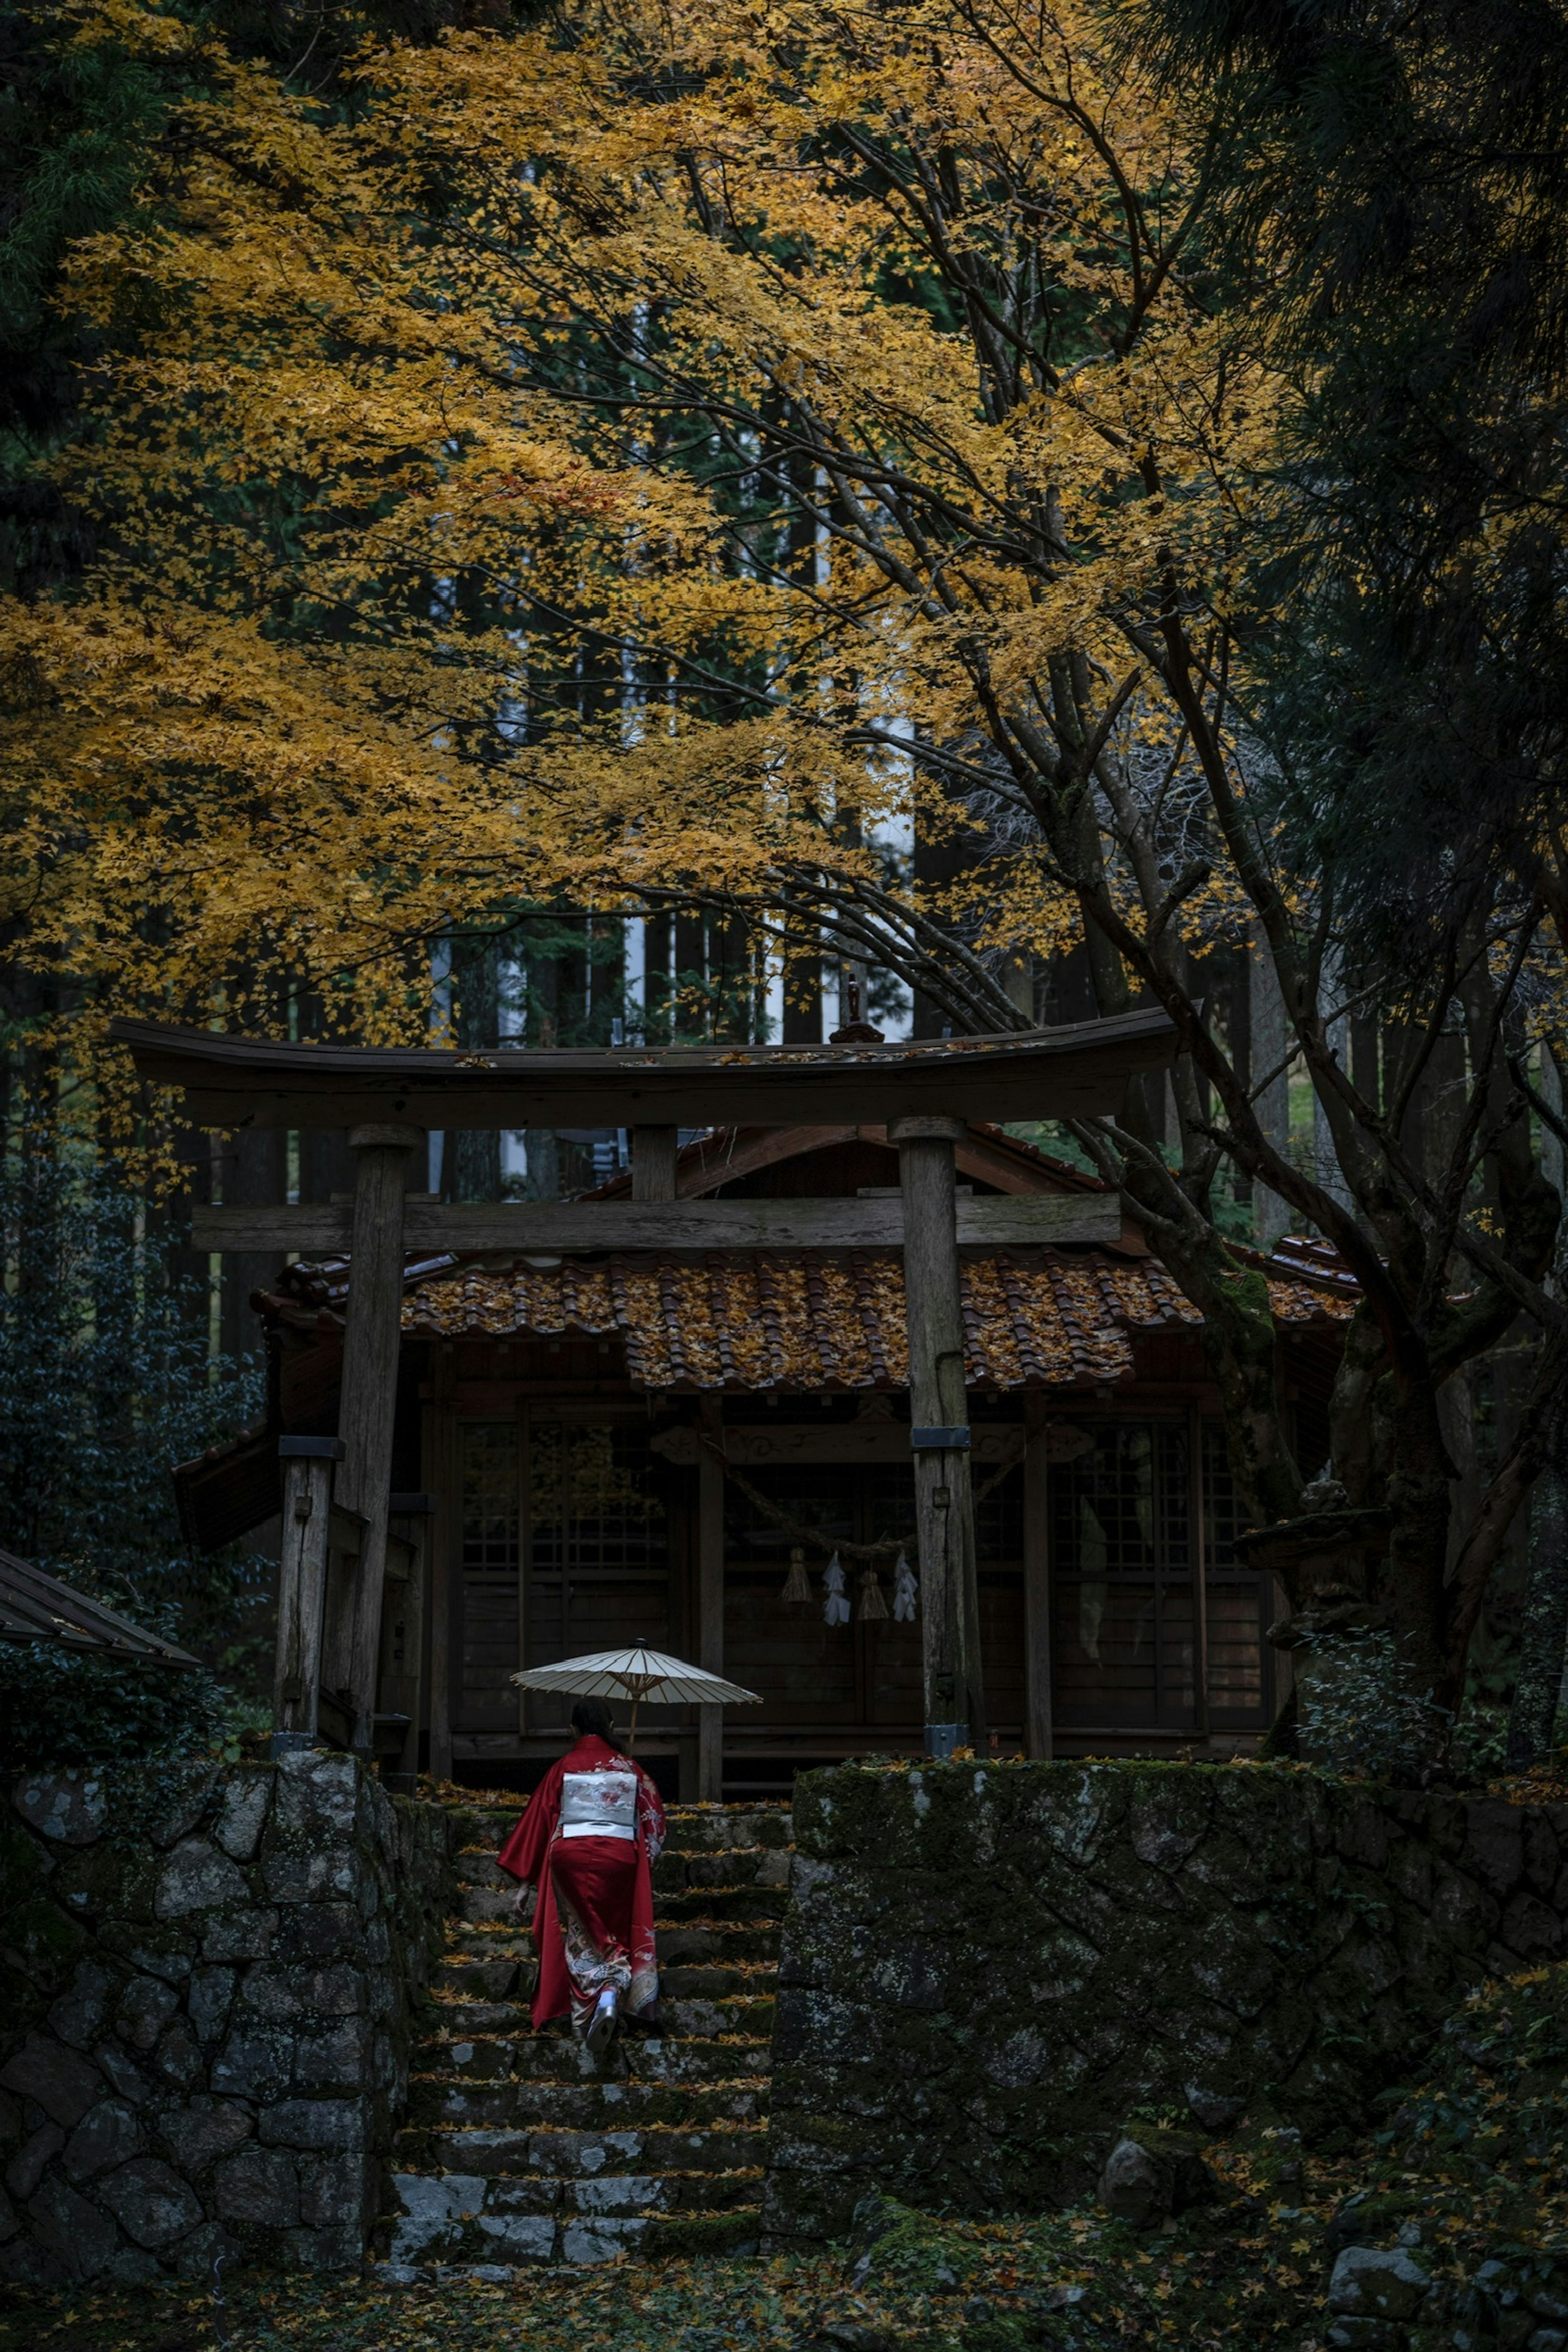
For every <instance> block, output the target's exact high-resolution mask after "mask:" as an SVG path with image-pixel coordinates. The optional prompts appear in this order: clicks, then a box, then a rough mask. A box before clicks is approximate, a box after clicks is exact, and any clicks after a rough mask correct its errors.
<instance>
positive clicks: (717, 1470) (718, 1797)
mask: <svg viewBox="0 0 1568 2352" xmlns="http://www.w3.org/2000/svg"><path fill="white" fill-rule="evenodd" d="M702 1427H703V1435H704V1437H705V1438H706V1439H708V1440H709V1441H710V1442H709V1443H708V1444H704V1446H703V1448H702V1452H701V1455H700V1459H699V1462H698V1465H697V1663H698V1664H699V1665H700V1667H701V1668H702V1670H703V1672H704V1673H705V1674H710V1675H721V1674H722V1673H723V1671H724V1465H723V1464H722V1462H721V1461H720V1459H719V1457H718V1455H717V1454H715V1453H714V1452H713V1451H712V1447H713V1446H714V1445H722V1444H723V1442H724V1418H723V1407H722V1405H721V1403H720V1402H719V1400H718V1398H717V1397H705V1398H704V1399H703V1401H702ZM723 1795H724V1710H723V1708H722V1707H721V1706H700V1707H699V1708H698V1710H697V1798H698V1802H699V1803H700V1804H704V1805H717V1804H719V1803H721V1801H722V1800H723Z"/></svg>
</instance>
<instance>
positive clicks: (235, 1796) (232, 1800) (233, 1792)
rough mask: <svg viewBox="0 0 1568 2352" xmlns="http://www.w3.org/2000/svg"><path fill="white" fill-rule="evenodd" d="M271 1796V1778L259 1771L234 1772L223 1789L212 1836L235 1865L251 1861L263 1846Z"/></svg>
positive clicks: (269, 1775)
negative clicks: (261, 1844)
mask: <svg viewBox="0 0 1568 2352" xmlns="http://www.w3.org/2000/svg"><path fill="white" fill-rule="evenodd" d="M271 1795H272V1775H271V1774H270V1773H269V1772H263V1771H260V1770H256V1771H253V1772H249V1773H243V1774H242V1773H235V1774H233V1775H232V1776H231V1777H230V1780H229V1781H228V1785H227V1787H226V1789H225V1790H224V1796H223V1802H222V1804H221V1805H220V1806H219V1808H218V1813H217V1819H216V1821H215V1822H214V1823H213V1837H214V1840H215V1841H216V1843H217V1844H218V1845H220V1846H221V1847H222V1848H223V1850H224V1852H225V1853H226V1854H227V1855H228V1856H229V1857H230V1859H231V1860H232V1861H235V1862H249V1861H250V1860H251V1858H252V1857H253V1855H254V1854H255V1853H256V1849H257V1847H258V1845H259V1844H260V1843H261V1832H262V1829H263V1827H264V1826H265V1824H266V1821H267V1807H268V1802H269V1801H270V1799H271Z"/></svg>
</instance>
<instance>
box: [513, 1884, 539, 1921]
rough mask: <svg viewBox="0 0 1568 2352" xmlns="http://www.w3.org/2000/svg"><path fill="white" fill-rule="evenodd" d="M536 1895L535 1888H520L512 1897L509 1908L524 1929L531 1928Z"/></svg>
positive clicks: (536, 1890)
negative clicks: (515, 1914)
mask: <svg viewBox="0 0 1568 2352" xmlns="http://www.w3.org/2000/svg"><path fill="white" fill-rule="evenodd" d="M537 1895H538V1889H537V1888H536V1887H532V1886H520V1887H519V1888H518V1890H517V1893H516V1894H515V1895H513V1896H512V1899H511V1907H512V1909H513V1910H514V1911H515V1912H516V1913H517V1916H518V1917H519V1918H520V1919H521V1922H522V1924H523V1926H524V1927H531V1926H532V1924H533V1906H534V1902H535V1899H536V1897H537Z"/></svg>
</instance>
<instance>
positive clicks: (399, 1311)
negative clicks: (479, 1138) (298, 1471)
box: [321, 1122, 425, 1762]
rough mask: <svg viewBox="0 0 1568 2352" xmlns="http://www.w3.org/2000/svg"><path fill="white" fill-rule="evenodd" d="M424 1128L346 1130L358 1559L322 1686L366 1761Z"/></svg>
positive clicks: (345, 1492) (342, 1597)
mask: <svg viewBox="0 0 1568 2352" xmlns="http://www.w3.org/2000/svg"><path fill="white" fill-rule="evenodd" d="M424 1141H425V1130H424V1129H423V1128H419V1127H404V1126H400V1125H395V1124H392V1123H390V1122H388V1123H385V1124H381V1123H377V1124H374V1125H368V1126H364V1127H353V1128H351V1129H349V1149H350V1150H352V1151H353V1155H354V1163H355V1166H354V1204H353V1243H352V1247H351V1255H350V1268H349V1302H348V1317H347V1322H346V1325H345V1328H344V1330H343V1382H342V1400H341V1402H340V1404H339V1407H338V1435H339V1437H340V1439H341V1440H342V1448H343V1458H342V1463H341V1464H340V1465H339V1468H338V1475H337V1482H336V1499H337V1501H338V1502H339V1503H340V1504H342V1506H343V1507H345V1508H346V1509H348V1510H351V1511H355V1512H357V1513H358V1514H359V1516H360V1517H361V1519H362V1520H363V1532H362V1535H361V1538H360V1550H359V1556H358V1559H356V1560H355V1561H354V1562H353V1570H352V1575H351V1574H350V1573H349V1572H347V1571H345V1579H344V1583H343V1586H342V1590H341V1591H340V1592H339V1593H338V1594H337V1595H336V1596H335V1605H334V1606H333V1608H332V1612H331V1623H330V1625H329V1628H328V1633H327V1640H326V1644H325V1654H324V1656H323V1659H322V1671H321V1684H322V1687H323V1689H325V1690H326V1691H328V1692H329V1693H330V1694H331V1695H332V1696H334V1697H336V1698H337V1699H339V1701H340V1703H341V1704H342V1707H343V1711H344V1712H345V1714H347V1715H349V1716H350V1717H351V1718H352V1730H351V1734H350V1743H351V1745H352V1746H353V1748H354V1750H355V1752H356V1754H358V1755H360V1756H361V1757H363V1759H365V1760H366V1761H367V1762H368V1761H369V1759H371V1757H372V1756H373V1755H374V1752H375V1698H376V1676H377V1665H378V1654H379V1651H380V1646H381V1601H382V1588H383V1585H384V1581H385V1577H386V1521H387V1507H388V1502H389V1498H390V1495H391V1488H392V1436H393V1421H394V1416H395V1412H396V1408H397V1363H398V1355H399V1351H400V1349H401V1347H402V1338H403V1202H404V1193H405V1183H404V1171H405V1167H406V1164H407V1160H408V1155H409V1153H410V1152H411V1151H415V1150H418V1148H419V1147H420V1146H421V1145H422V1144H423V1143H424Z"/></svg>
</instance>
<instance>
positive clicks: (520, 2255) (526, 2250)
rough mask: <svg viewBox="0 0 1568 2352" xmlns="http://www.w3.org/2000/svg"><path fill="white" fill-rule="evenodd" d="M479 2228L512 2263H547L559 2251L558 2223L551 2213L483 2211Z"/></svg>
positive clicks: (496, 2250)
mask: <svg viewBox="0 0 1568 2352" xmlns="http://www.w3.org/2000/svg"><path fill="white" fill-rule="evenodd" d="M479 2228H480V2229H481V2230H482V2231H483V2232H484V2234H485V2236H486V2237H487V2238H488V2239H489V2241H490V2243H491V2246H492V2247H493V2249H494V2251H495V2252H497V2253H498V2254H502V2255H504V2256H505V2258H506V2260H507V2261H508V2262H509V2263H547V2262H548V2261H549V2260H550V2258H551V2256H552V2253H553V2252H555V2223H554V2221H553V2219H552V2216H551V2215H550V2214H548V2213H481V2214H480V2215H479Z"/></svg>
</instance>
